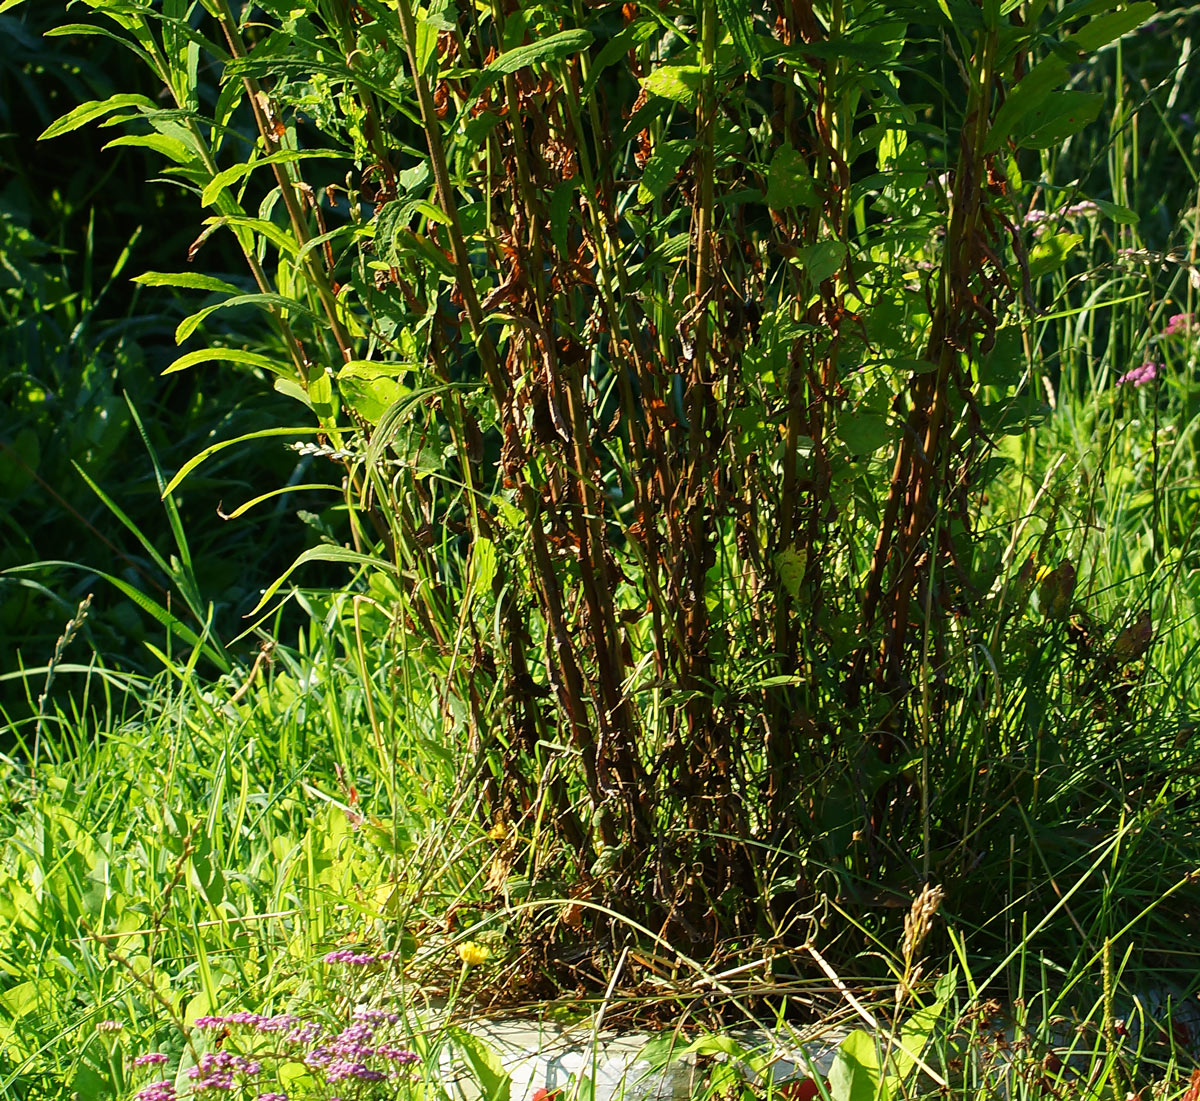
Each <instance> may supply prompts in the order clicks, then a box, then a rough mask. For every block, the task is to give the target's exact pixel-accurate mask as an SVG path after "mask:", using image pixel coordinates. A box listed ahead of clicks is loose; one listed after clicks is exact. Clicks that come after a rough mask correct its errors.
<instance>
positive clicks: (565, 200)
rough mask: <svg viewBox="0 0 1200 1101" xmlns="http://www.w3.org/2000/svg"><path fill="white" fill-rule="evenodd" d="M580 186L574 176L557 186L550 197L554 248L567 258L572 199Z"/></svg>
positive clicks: (551, 233) (551, 234) (551, 230)
mask: <svg viewBox="0 0 1200 1101" xmlns="http://www.w3.org/2000/svg"><path fill="white" fill-rule="evenodd" d="M578 186H579V178H578V177H577V176H573V177H572V178H571V179H569V180H563V181H562V183H560V184H557V185H555V188H554V191H553V193H552V194H551V197H550V236H551V237H552V238H553V239H554V247H555V248H556V249H558V254H559V256H562V257H564V258H565V257H566V256H567V241H568V236H569V234H570V230H571V198H572V196H573V195H574V194H575V189H576V188H577V187H578Z"/></svg>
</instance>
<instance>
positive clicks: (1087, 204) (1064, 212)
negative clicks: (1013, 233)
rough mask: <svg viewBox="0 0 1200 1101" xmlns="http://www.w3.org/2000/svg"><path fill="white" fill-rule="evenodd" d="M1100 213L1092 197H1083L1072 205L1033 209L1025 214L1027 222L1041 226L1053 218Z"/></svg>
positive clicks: (1083, 216)
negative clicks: (1054, 208) (1053, 208)
mask: <svg viewBox="0 0 1200 1101" xmlns="http://www.w3.org/2000/svg"><path fill="white" fill-rule="evenodd" d="M1099 213H1100V208H1099V207H1098V206H1097V205H1096V204H1095V203H1094V202H1092V201H1091V199H1083V200H1082V201H1080V202H1078V203H1072V204H1071V205H1070V206H1064V207H1059V209H1058V210H1031V211H1029V212H1028V213H1027V214H1026V215H1025V224H1026V225H1029V226H1038V227H1040V226H1041V225H1042V224H1043V223H1045V222H1048V221H1050V219H1052V218H1054V219H1059V220H1061V219H1064V218H1086V217H1091V216H1092V215H1094V214H1099Z"/></svg>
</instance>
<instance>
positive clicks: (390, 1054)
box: [375, 1044, 420, 1063]
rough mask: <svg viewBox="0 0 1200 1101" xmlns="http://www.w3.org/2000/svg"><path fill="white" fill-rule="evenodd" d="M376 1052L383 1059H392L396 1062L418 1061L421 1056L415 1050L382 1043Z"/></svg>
mask: <svg viewBox="0 0 1200 1101" xmlns="http://www.w3.org/2000/svg"><path fill="white" fill-rule="evenodd" d="M375 1054H376V1055H378V1056H380V1057H381V1058H383V1059H391V1060H392V1061H393V1062H395V1063H416V1062H418V1061H419V1060H420V1056H419V1055H417V1053H416V1052H415V1051H407V1050H405V1049H404V1048H399V1047H392V1046H391V1045H390V1044H381V1045H380V1046H379V1047H377V1048H376V1049H375Z"/></svg>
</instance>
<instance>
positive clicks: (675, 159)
mask: <svg viewBox="0 0 1200 1101" xmlns="http://www.w3.org/2000/svg"><path fill="white" fill-rule="evenodd" d="M694 145H695V142H694V141H690V140H688V141H663V142H659V143H658V145H656V146H655V148H654V153H653V155H652V156H651V157H650V159H649V160H648V161H647V162H646V167H645V168H644V169H642V182H641V183H640V184H639V185H638V202H639V203H648V202H651V201H652V200H654V199H657V198H658V197H659V196H660V195H661V194H662V193H663V192H664V191H666V190H667V188H668V187H670V186H671V184H672V183H674V181H675V177H676V176H678V175H679V170H680V168H682V167H683V162H684V161H686V160H687V158H688V155H689V154H690V153H691V151H692V147H693V146H694Z"/></svg>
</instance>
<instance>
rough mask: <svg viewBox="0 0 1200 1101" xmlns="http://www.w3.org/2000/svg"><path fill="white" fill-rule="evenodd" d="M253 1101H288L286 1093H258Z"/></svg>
mask: <svg viewBox="0 0 1200 1101" xmlns="http://www.w3.org/2000/svg"><path fill="white" fill-rule="evenodd" d="M254 1101H288V1095H287V1094H286V1093H260V1094H259V1095H258V1096H257V1097H256V1098H255V1099H254Z"/></svg>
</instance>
